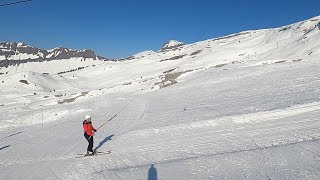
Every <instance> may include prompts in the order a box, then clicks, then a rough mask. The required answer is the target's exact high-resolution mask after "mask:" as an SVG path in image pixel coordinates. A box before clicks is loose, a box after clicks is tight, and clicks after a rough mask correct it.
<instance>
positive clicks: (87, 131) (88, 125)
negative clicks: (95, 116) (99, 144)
mask: <svg viewBox="0 0 320 180" xmlns="http://www.w3.org/2000/svg"><path fill="white" fill-rule="evenodd" d="M83 130H84V137H85V138H86V139H87V141H88V143H89V145H88V148H87V154H86V155H87V156H88V155H94V153H95V152H94V151H93V149H92V148H93V136H94V133H95V132H97V129H95V128H94V127H93V126H92V122H91V116H89V115H86V116H85V120H84V121H83Z"/></svg>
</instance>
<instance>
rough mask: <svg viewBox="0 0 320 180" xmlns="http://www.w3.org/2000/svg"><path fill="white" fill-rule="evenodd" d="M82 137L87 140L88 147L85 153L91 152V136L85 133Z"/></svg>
mask: <svg viewBox="0 0 320 180" xmlns="http://www.w3.org/2000/svg"><path fill="white" fill-rule="evenodd" d="M84 137H85V138H86V139H87V141H88V143H89V145H88V148H87V152H93V149H92V148H93V136H89V135H88V134H87V133H84Z"/></svg>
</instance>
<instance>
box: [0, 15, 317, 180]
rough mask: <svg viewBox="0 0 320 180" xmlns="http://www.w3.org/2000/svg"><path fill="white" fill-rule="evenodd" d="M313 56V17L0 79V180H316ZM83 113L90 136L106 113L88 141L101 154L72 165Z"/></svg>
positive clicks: (80, 145)
mask: <svg viewBox="0 0 320 180" xmlns="http://www.w3.org/2000/svg"><path fill="white" fill-rule="evenodd" d="M170 47H171V46H170ZM319 51H320V17H314V18H311V19H309V20H306V21H303V22H298V23H295V24H292V25H288V26H283V27H279V28H275V29H265V30H253V31H245V32H240V33H237V34H232V35H229V36H225V37H220V38H215V39H209V40H206V41H202V42H197V43H194V44H184V45H182V44H180V45H179V46H175V47H174V48H172V49H170V50H169V49H167V50H165V51H163V50H159V51H158V52H153V51H152V52H151V51H146V52H142V53H139V54H136V55H134V56H132V57H131V58H130V60H121V61H117V62H116V61H107V62H101V63H100V64H97V65H95V66H89V67H87V68H83V69H80V70H79V71H72V72H66V73H63V74H59V75H57V74H51V73H50V74H42V72H39V71H38V70H37V69H35V67H33V66H32V65H30V67H28V68H27V69H28V70H26V71H18V72H17V73H12V74H7V75H5V74H4V75H0V82H2V84H1V87H2V88H1V89H0V91H1V93H0V142H1V144H0V157H1V163H0V164H1V167H2V168H1V170H0V172H1V173H0V179H148V178H149V179H152V178H153V179H154V178H155V177H157V178H158V179H319V178H320V173H319V172H320V171H319V169H320V163H319V158H320V152H319V146H320V143H319V142H320V141H319V139H320V131H319V129H320V120H319V115H320V96H319V91H320V90H319V89H320V76H319V74H320V70H319V69H320V62H319V56H320V54H319ZM55 67H58V66H55ZM33 68H34V69H33ZM57 71H59V68H56V72H57ZM21 80H22V81H21ZM123 108H124V109H123ZM86 114H90V115H91V116H92V117H93V123H94V126H96V127H98V126H100V125H101V124H103V123H104V122H105V121H106V120H108V119H109V118H111V117H112V116H114V115H115V114H117V117H116V118H115V119H113V120H112V121H110V122H109V123H108V124H107V125H106V126H104V127H102V128H101V129H100V130H99V131H98V132H97V134H96V136H95V137H94V139H95V147H96V148H97V149H98V151H106V150H109V149H111V150H112V153H111V154H108V155H101V156H98V157H88V158H76V157H78V156H77V154H78V153H84V152H85V151H86V145H87V144H86V140H85V139H84V137H83V132H82V131H83V130H82V127H81V125H82V121H83V117H84V115H86ZM155 171H156V173H155Z"/></svg>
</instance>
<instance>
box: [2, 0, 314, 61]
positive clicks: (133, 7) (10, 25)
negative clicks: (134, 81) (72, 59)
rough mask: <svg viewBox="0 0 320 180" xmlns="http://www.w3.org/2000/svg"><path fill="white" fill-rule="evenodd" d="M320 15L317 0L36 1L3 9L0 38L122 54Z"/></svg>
mask: <svg viewBox="0 0 320 180" xmlns="http://www.w3.org/2000/svg"><path fill="white" fill-rule="evenodd" d="M14 1H16V0H0V3H1V4H3V3H7V2H14ZM318 15H320V1H319V0H193V1H188V0H161V1H160V0H114V1H107V0H74V1H72V0H33V1H32V2H29V3H23V4H18V5H14V6H5V7H0V18H1V20H0V27H1V28H0V41H10V42H25V43H27V44H30V45H31V46H35V47H39V48H44V49H52V48H54V47H57V46H63V47H67V48H71V49H92V50H94V51H96V53H97V54H98V55H102V56H106V57H112V58H119V57H126V56H129V55H132V54H135V53H137V52H141V51H144V50H155V51H156V50H158V49H160V48H161V46H162V45H163V44H164V43H165V42H166V41H167V40H169V39H175V40H178V41H182V42H185V43H193V42H197V41H201V40H205V39H210V38H214V37H219V36H223V35H228V34H231V33H236V32H240V31H244V30H252V29H262V28H272V27H278V26H282V25H287V24H291V23H295V22H298V21H301V20H305V19H308V18H311V17H314V16H318Z"/></svg>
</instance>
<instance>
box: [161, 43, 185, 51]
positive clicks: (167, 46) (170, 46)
mask: <svg viewBox="0 0 320 180" xmlns="http://www.w3.org/2000/svg"><path fill="white" fill-rule="evenodd" d="M183 45H184V43H183V42H179V41H176V40H169V41H167V42H166V43H165V44H164V45H163V46H162V48H161V49H160V51H168V50H174V49H176V48H178V47H180V46H183Z"/></svg>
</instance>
